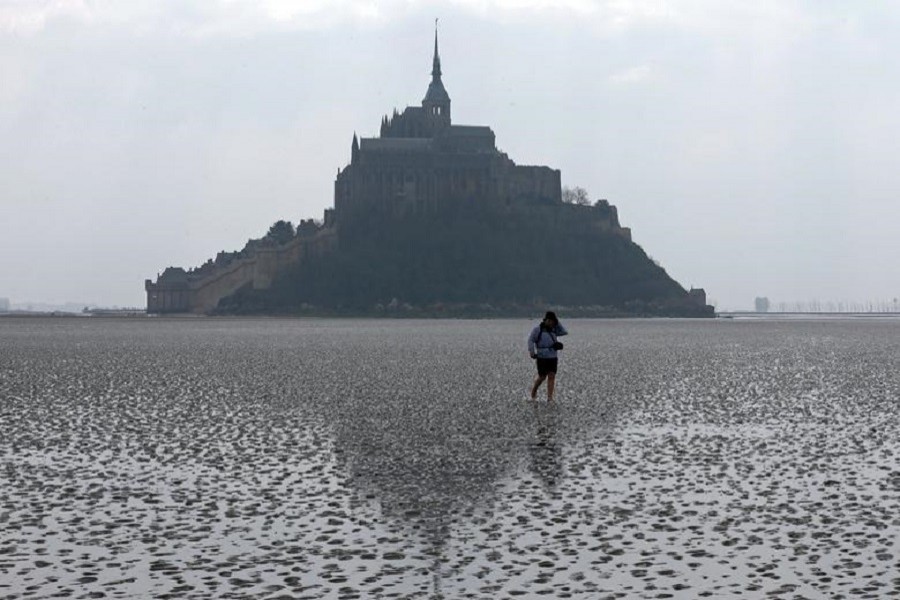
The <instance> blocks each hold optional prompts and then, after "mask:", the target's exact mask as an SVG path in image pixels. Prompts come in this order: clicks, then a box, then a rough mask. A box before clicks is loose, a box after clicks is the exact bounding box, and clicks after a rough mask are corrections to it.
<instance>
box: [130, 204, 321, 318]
mask: <svg viewBox="0 0 900 600" xmlns="http://www.w3.org/2000/svg"><path fill="white" fill-rule="evenodd" d="M329 225H330V226H323V227H318V226H315V225H314V224H313V223H312V220H311V219H310V220H309V221H302V222H301V223H300V226H299V227H298V228H297V230H298V231H297V236H296V237H294V238H293V239H292V240H290V241H289V242H288V243H286V244H282V245H274V244H272V245H269V244H266V242H265V241H264V240H253V241H252V242H251V243H249V244H248V247H247V248H245V249H244V250H242V251H241V252H220V253H219V254H218V255H217V256H216V259H215V260H214V261H213V260H210V261H207V262H206V264H204V265H203V266H201V267H198V268H196V269H190V270H187V271H186V270H184V269H182V268H181V267H169V268H167V269H166V270H165V271H163V273H162V274H161V275H159V276H158V277H157V279H156V283H154V282H153V281H152V280H150V279H147V280H145V281H144V289H145V290H146V292H147V312H148V313H158V314H164V313H197V314H205V313H208V312H210V311H212V310H214V309H215V308H216V306H218V304H219V300H221V299H222V298H224V297H226V296H230V295H231V294H233V293H235V292H236V291H238V290H239V289H241V288H244V287H247V286H251V287H252V288H253V289H257V290H259V289H267V288H269V287H270V286H271V285H272V282H273V281H274V279H275V277H276V276H277V275H278V273H280V272H281V271H283V270H284V269H286V268H288V267H290V266H292V265H295V264H298V263H300V262H302V261H304V260H310V259H315V258H316V257H320V256H323V255H325V254H326V253H329V252H332V251H333V250H334V249H335V247H336V246H337V231H336V228H335V227H334V226H333V224H329ZM254 242H255V243H254Z"/></svg>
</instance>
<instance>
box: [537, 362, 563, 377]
mask: <svg viewBox="0 0 900 600" xmlns="http://www.w3.org/2000/svg"><path fill="white" fill-rule="evenodd" d="M535 362H537V370H538V375H540V376H541V377H544V376H546V375H547V374H548V373H553V374H556V364H557V363H558V362H559V359H558V358H539V359H537V360H536V361H535Z"/></svg>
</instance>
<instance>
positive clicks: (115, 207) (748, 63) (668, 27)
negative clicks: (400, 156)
mask: <svg viewBox="0 0 900 600" xmlns="http://www.w3.org/2000/svg"><path fill="white" fill-rule="evenodd" d="M435 17H440V19H441V20H440V44H441V58H442V66H443V73H444V76H443V80H444V84H445V86H446V88H447V91H448V92H449V93H450V97H451V98H452V101H453V118H454V122H455V123H458V124H469V125H489V126H491V127H492V128H493V129H494V132H495V133H496V135H497V145H498V147H500V148H501V149H502V150H503V151H505V152H507V153H508V154H509V156H510V158H512V159H513V160H515V161H516V162H517V163H519V164H545V165H549V166H552V167H554V168H558V169H560V170H561V171H562V179H563V184H564V185H570V186H574V185H578V186H582V187H584V188H586V189H587V190H588V192H589V193H590V195H591V198H592V199H597V198H606V199H608V200H609V201H610V202H611V203H613V204H615V205H616V206H617V207H618V209H619V217H620V221H621V222H622V224H623V225H624V226H627V227H631V228H632V233H633V239H634V240H635V241H636V242H637V243H638V244H640V245H641V246H642V247H643V248H644V250H646V251H647V253H648V254H650V255H651V256H652V257H653V258H654V259H656V260H657V261H658V262H659V263H660V264H661V265H662V266H663V267H665V268H666V270H667V271H668V272H669V274H670V275H672V276H673V277H674V278H675V279H676V280H678V281H679V282H680V283H681V284H682V285H684V286H686V287H690V286H697V287H704V288H705V289H706V290H707V293H708V296H709V298H710V299H711V300H713V301H715V302H716V304H717V305H718V307H719V308H720V309H741V308H750V307H751V306H752V303H753V298H754V297H755V296H768V297H769V298H770V299H772V301H773V302H778V301H789V302H791V301H809V300H812V299H814V298H817V299H819V300H820V301H825V300H833V301H838V300H843V301H863V300H869V299H872V300H890V299H893V298H895V297H898V296H900V235H898V224H900V202H898V200H900V198H898V191H900V152H898V150H900V147H898V146H900V109H898V107H900V66H898V57H900V3H897V2H894V1H883V2H882V1H877V0H872V1H866V2H858V3H856V2H854V3H851V2H831V1H828V0H809V1H805V2H803V1H800V2H792V1H788V0H777V1H769V0H759V1H755V2H746V1H744V0H684V1H669V2H667V1H664V0H596V1H595V0H568V1H554V2H551V1H542V0H456V1H443V2H438V1H425V0H421V1H417V0H382V1H374V0H371V1H357V0H327V1H326V0H309V1H294V2H288V1H286V0H261V1H250V0H228V1H225V0H221V1H213V0H204V1H193V2H191V1H185V2H175V1H162V0H133V1H132V0H128V1H113V0H108V1H102V0H98V1H91V0H52V1H49V0H0V297H8V298H10V300H12V301H13V302H14V303H16V302H25V301H47V302H63V301H76V302H82V303H96V304H102V305H120V306H143V305H144V304H145V302H146V298H145V294H144V291H143V282H144V279H145V278H153V279H155V278H156V276H157V273H159V272H161V271H162V270H163V269H165V268H166V267H167V266H170V265H173V266H183V267H191V266H198V265H200V264H201V263H203V262H204V261H205V260H206V259H207V258H210V257H213V256H214V255H215V253H216V252H217V251H220V250H237V249H240V248H241V247H242V246H243V245H244V243H245V241H246V240H247V239H248V238H251V237H259V236H261V235H263V234H264V233H265V231H266V230H267V228H268V226H269V225H270V224H271V223H272V222H274V221H275V220H277V219H282V218H283V219H288V220H291V221H294V222H295V223H296V222H297V221H299V220H300V219H301V218H310V217H315V218H321V216H322V212H323V210H324V209H325V208H327V207H330V206H332V204H333V197H332V194H333V183H334V177H335V174H336V172H337V169H338V167H343V166H344V165H346V164H347V162H348V161H349V158H350V142H351V139H352V136H353V133H354V131H356V132H358V133H359V134H360V135H361V136H374V135H377V131H378V127H379V124H380V121H381V116H382V115H383V114H385V113H389V112H390V111H391V110H392V109H393V108H394V107H397V108H400V109H402V108H403V107H405V106H407V105H417V104H419V103H420V102H421V99H422V97H423V96H424V93H425V90H426V88H427V85H428V82H429V80H430V71H431V52H432V44H433V23H434V18H435Z"/></svg>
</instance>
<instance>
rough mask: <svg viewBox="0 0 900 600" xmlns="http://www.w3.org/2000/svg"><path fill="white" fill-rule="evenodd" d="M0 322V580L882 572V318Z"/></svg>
mask: <svg viewBox="0 0 900 600" xmlns="http://www.w3.org/2000/svg"><path fill="white" fill-rule="evenodd" d="M530 325H531V324H530V323H529V322H526V321H458V322H447V321H437V322H432V321H418V322H417V321H396V322H395V321H327V320H271V319H257V320H253V319H248V320H236V319H222V320H218V319H199V320H165V319H157V320H135V319H102V320H99V319H49V318H48V319H23V320H20V319H9V320H0V341H2V343H0V599H8V598H48V597H57V598H65V597H70V598H102V597H106V598H139V597H157V598H210V597H216V598H248V597H259V598H348V599H349V598H448V599H449V598H454V599H455V598H498V597H502V598H516V597H521V598H532V597H548V598H567V597H572V598H705V597H711V598H721V597H744V598H763V597H777V598H826V597H827V598H885V597H892V596H897V595H900V548H898V547H897V544H898V540H900V461H898V449H900V448H898V439H900V438H898V433H900V428H898V425H900V416H898V415H900V321H896V320H879V321H878V322H868V321H860V320H856V321H849V320H848V321H843V320H834V319H830V320H827V321H816V320H809V321H807V320H804V321H798V322H784V321H777V322H776V321H765V320H762V321H759V320H754V321H752V322H744V321H738V320H728V321H707V322H696V321H613V322H608V321H592V320H579V321H569V322H567V323H566V325H567V327H568V328H569V330H570V331H571V336H570V337H569V338H567V339H566V350H565V351H564V356H563V357H562V359H561V369H560V376H559V377H560V382H559V392H558V398H557V402H556V403H554V404H552V405H548V404H547V403H545V402H537V403H534V402H531V401H528V400H526V396H525V388H526V387H527V384H528V382H529V380H530V378H531V376H532V369H533V365H532V364H531V362H530V361H529V360H528V359H527V357H525V355H524V349H523V343H524V342H523V340H524V337H525V335H526V333H527V330H528V328H529V326H530Z"/></svg>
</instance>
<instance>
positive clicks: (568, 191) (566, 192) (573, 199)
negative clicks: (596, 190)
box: [562, 186, 591, 206]
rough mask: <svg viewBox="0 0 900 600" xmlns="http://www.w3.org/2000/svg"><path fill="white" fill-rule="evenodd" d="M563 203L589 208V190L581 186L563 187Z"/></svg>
mask: <svg viewBox="0 0 900 600" xmlns="http://www.w3.org/2000/svg"><path fill="white" fill-rule="evenodd" d="M562 201H563V202H565V203H566V204H577V205H579V206H587V205H589V204H590V203H591V201H590V199H589V197H588V193H587V190H586V189H584V188H583V187H580V186H575V187H571V188H570V187H568V186H566V187H563V189H562Z"/></svg>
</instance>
